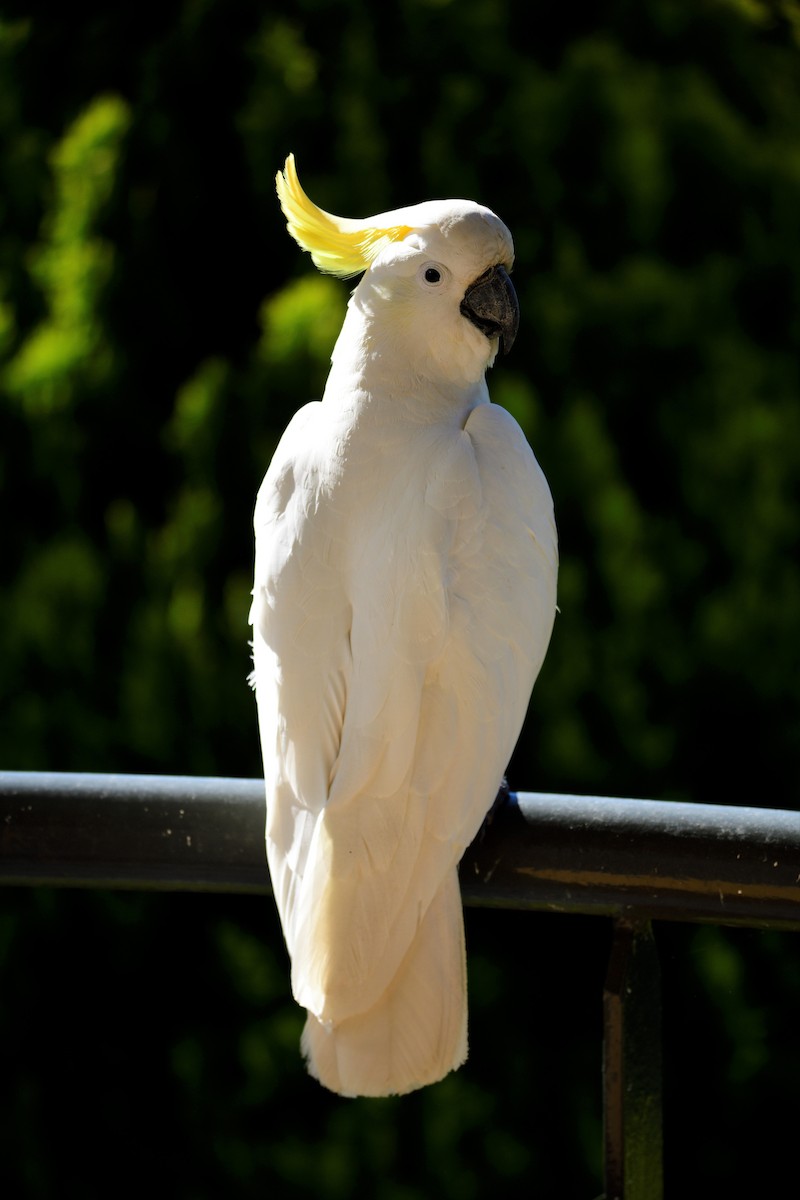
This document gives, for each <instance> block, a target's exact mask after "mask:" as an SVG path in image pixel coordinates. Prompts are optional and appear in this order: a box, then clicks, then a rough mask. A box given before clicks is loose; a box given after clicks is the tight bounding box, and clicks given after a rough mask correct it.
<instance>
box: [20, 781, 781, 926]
mask: <svg viewBox="0 0 800 1200" xmlns="http://www.w3.org/2000/svg"><path fill="white" fill-rule="evenodd" d="M0 883H6V884H16V885H25V884H28V885H32V886H45V885H53V886H61V887H63V886H74V887H104V888H136V889H143V888H148V889H155V890H163V891H174V890H184V891H227V892H261V893H265V892H268V891H269V877H268V874H267V868H266V863H265V858H264V786H263V783H262V782H261V781H260V780H257V779H199V778H194V777H184V776H159V775H91V774H87V775H80V774H74V775H71V774H55V773H53V774H51V773H28V772H17V771H7V772H0ZM461 887H462V893H463V896H464V901H465V903H467V904H472V905H479V906H484V907H503V908H524V909H544V910H549V911H553V912H570V913H587V914H592V915H601V916H611V917H625V916H630V915H631V914H636V915H637V917H638V918H639V919H654V918H658V919H660V920H670V921H676V920H686V921H707V922H714V923H715V924H731V925H752V926H757V927H762V928H768V927H769V928H782V929H797V930H800V812H787V811H783V810H778V809H768V808H744V807H742V808H740V807H734V806H731V805H703V804H683V803H677V802H672V801H658V800H619V799H613V798H607V797H601V796H566V795H550V794H545V793H537V792H520V793H518V794H517V795H515V796H512V797H511V802H510V803H509V804H506V805H502V806H501V807H499V808H498V809H496V810H494V812H493V813H492V815H491V818H490V820H489V821H488V822H487V824H486V825H485V826H484V828H483V829H482V830H481V833H480V834H479V836H478V838H477V839H476V841H475V842H474V843H473V845H472V846H471V847H470V848H469V849H468V850H467V853H466V855H465V856H464V859H463V860H462V864H461Z"/></svg>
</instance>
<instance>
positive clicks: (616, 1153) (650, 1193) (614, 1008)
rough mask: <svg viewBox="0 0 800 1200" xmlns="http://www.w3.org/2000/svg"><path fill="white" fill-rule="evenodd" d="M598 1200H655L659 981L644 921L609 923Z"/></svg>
mask: <svg viewBox="0 0 800 1200" xmlns="http://www.w3.org/2000/svg"><path fill="white" fill-rule="evenodd" d="M603 1023H604V1036H603V1115H604V1127H605V1129H604V1132H605V1200H663V1195H664V1183H663V1164H662V1126H661V981H660V971H659V964H658V953H657V951H656V946H655V941H654V940H653V931H652V929H651V926H650V922H649V921H645V920H642V921H629V920H626V919H624V918H623V919H619V920H617V921H615V922H614V942H613V946H612V949H611V958H610V960H609V964H608V973H607V975H606V982H605V990H604V993H603Z"/></svg>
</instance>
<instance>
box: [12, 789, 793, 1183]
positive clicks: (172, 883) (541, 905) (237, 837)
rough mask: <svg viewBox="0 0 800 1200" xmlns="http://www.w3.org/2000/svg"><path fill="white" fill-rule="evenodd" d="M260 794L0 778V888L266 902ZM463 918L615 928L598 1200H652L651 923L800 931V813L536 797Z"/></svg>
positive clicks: (523, 798)
mask: <svg viewBox="0 0 800 1200" xmlns="http://www.w3.org/2000/svg"><path fill="white" fill-rule="evenodd" d="M263 830H264V791H263V784H262V782H261V781H260V780H250V779H198V778H193V777H183V776H155V775H79V774H75V775H70V774H66V775H65V774H50V773H27V772H14V771H11V772H0V884H7V885H16V886H33V887H37V886H55V887H65V886H74V887H102V888H135V889H154V890H163V891H175V890H184V891H225V892H250V893H255V894H258V893H266V892H268V891H269V890H270V889H269V877H268V873H267V868H266V863H265V855H264V835H263ZM460 878H461V889H462V895H463V897H464V901H465V903H467V904H472V905H481V906H488V907H498V908H521V909H542V910H548V911H551V912H567V913H587V914H592V915H600V916H606V917H610V918H611V919H612V920H613V924H614V941H613V948H612V952H611V958H610V961H609V967H608V974H607V977H606V982H605V989H604V995H603V1012H604V1050H603V1113H604V1127H605V1194H604V1200H662V1196H663V1183H662V1145H661V1136H662V1135H661V1090H662V1089H661V1016H660V984H659V967H658V957H657V953H656V949H655V944H654V941H653V936H652V930H651V921H652V920H653V919H656V918H658V919H660V920H671V921H676V920H678V921H702V922H713V923H715V924H727V925H749V926H755V927H757V928H764V929H766V928H776V929H789V930H800V812H787V811H783V810H776V809H767V808H747V807H734V806H730V805H699V804H683V803H677V802H669V801H666V802H664V801H655V800H620V799H613V798H606V797H599V796H565V795H551V794H542V793H535V792H520V793H518V794H516V795H512V796H511V798H510V800H509V802H508V803H507V804H503V805H500V806H498V807H497V808H496V809H495V810H493V812H492V814H491V816H490V818H489V819H488V820H487V822H486V824H485V825H484V827H483V829H482V830H481V832H480V834H479V836H478V837H477V839H476V840H475V842H474V843H473V845H472V846H470V847H469V849H468V850H467V853H466V854H465V856H464V858H463V860H462V863H461V868H460Z"/></svg>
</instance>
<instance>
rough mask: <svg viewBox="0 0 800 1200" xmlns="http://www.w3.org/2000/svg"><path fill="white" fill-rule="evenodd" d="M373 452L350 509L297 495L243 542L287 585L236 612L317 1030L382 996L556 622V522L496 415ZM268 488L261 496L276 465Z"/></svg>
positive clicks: (297, 983)
mask: <svg viewBox="0 0 800 1200" xmlns="http://www.w3.org/2000/svg"><path fill="white" fill-rule="evenodd" d="M300 441H302V438H301V439H300ZM386 450H387V448H386V447H384V454H383V455H382V456H380V457H379V459H378V460H376V464H373V465H372V466H368V467H367V468H365V470H364V471H362V472H361V473H351V474H352V477H353V478H354V482H355V485H358V486H360V487H361V491H362V503H361V505H360V506H359V505H358V503H357V495H358V493H357V492H354V493H351V494H349V495H348V494H347V492H346V491H344V492H342V494H341V495H337V496H334V497H333V500H332V502H331V504H330V506H329V508H327V509H325V507H324V505H323V504H321V503H320V502H319V501H320V496H319V492H318V490H315V487H314V485H313V484H311V485H310V484H309V483H308V480H304V481H303V487H304V488H305V489H306V492H307V494H306V495H305V498H304V499H300V500H298V499H291V500H290V501H289V503H288V504H286V503H282V507H281V505H278V508H280V509H281V511H282V512H283V513H284V515H283V516H281V517H272V516H271V517H270V520H269V522H268V524H267V525H265V526H262V529H261V531H260V532H259V537H264V536H267V534H268V536H269V538H271V539H276V537H277V542H278V545H279V549H278V550H277V551H275V550H273V551H272V552H271V557H270V563H271V565H270V567H269V568H268V569H269V570H272V569H274V566H275V565H276V564H277V565H278V566H279V567H281V570H282V574H283V576H284V577H285V579H286V581H287V582H286V583H285V584H284V585H283V586H284V588H285V594H284V596H283V597H282V599H283V602H284V603H283V605H282V606H281V607H279V605H278V601H279V600H280V599H281V597H280V596H279V595H278V591H277V590H276V588H277V589H278V590H279V589H280V587H281V583H280V580H279V582H278V584H276V583H275V579H274V577H272V579H271V582H270V583H269V585H268V586H267V587H266V588H265V596H264V599H263V600H262V602H261V603H260V605H259V604H258V601H256V608H255V609H254V612H255V616H256V633H255V638H254V641H255V651H256V674H257V676H259V675H260V673H261V671H262V668H263V674H264V676H265V680H266V681H267V682H265V684H264V686H263V687H262V680H261V678H258V683H257V691H258V695H259V705H260V706H262V696H263V694H264V692H266V691H268V690H269V691H271V692H272V693H274V697H275V698H274V699H273V700H269V699H266V700H264V703H263V711H262V718H261V719H262V731H263V733H264V735H265V738H266V739H267V740H266V741H265V760H266V759H267V757H268V753H269V750H268V748H270V749H271V747H272V746H273V745H274V746H275V750H276V753H277V756H278V760H279V764H278V766H277V767H273V769H272V773H273V779H272V792H273V799H272V804H271V809H272V815H271V816H270V817H269V821H270V828H269V829H268V849H269V851H270V864H271V869H272V871H273V880H274V882H275V887H276V895H277V897H278V903H279V906H280V907H281V913H282V918H283V923H284V931H285V933H286V937H287V943H288V945H289V949H290V952H291V956H292V979H293V988H294V992H295V996H296V998H297V999H298V1001H299V1002H300V1003H301V1004H303V1005H304V1006H305V1007H306V1008H308V1009H309V1010H310V1011H311V1012H313V1013H315V1014H316V1015H317V1016H318V1017H320V1019H322V1020H332V1021H339V1020H342V1019H345V1018H347V1017H348V1016H350V1015H352V1014H353V1013H356V1012H361V1011H364V1009H366V1008H368V1007H370V1006H371V1005H372V1004H374V1003H375V1002H376V1000H377V998H378V997H379V996H381V995H382V993H383V992H384V991H385V989H386V987H387V986H388V984H389V982H390V981H391V979H392V978H393V976H394V974H395V973H396V972H397V970H398V968H399V965H400V963H401V962H402V960H403V958H404V956H405V954H406V952H407V950H408V947H409V945H410V944H411V942H412V940H413V938H414V935H415V932H416V930H417V929H418V927H419V925H420V923H421V921H422V919H423V917H424V915H425V912H426V911H427V908H428V905H429V904H430V902H431V900H432V898H433V896H434V895H435V894H436V893H437V891H438V890H439V888H440V886H441V883H442V880H443V878H444V877H445V876H446V874H447V872H448V871H450V870H452V869H453V868H454V866H455V864H456V863H457V861H458V859H459V858H460V857H461V854H462V853H463V850H464V848H465V847H466V845H468V844H469V842H470V841H471V839H472V838H473V837H474V835H475V833H476V832H477V830H478V828H479V826H480V823H481V821H482V819H483V816H484V814H485V812H486V810H487V809H488V807H489V805H490V804H491V802H492V800H493V798H494V796H495V794H496V791H497V788H498V786H499V783H500V780H501V777H502V774H503V771H504V770H505V767H506V765H507V762H508V758H509V756H510V754H511V751H512V749H513V746H514V744H515V742H516V739H517V737H518V734H519V730H520V727H521V724H522V720H523V718H524V715H525V709H526V706H527V702H528V697H529V695H530V689H531V686H532V684H533V681H534V679H535V677H536V674H537V672H538V670H539V667H540V665H541V661H542V659H543V657H544V653H545V650H546V647H547V642H548V639H549V636H550V629H551V626H552V620H553V615H554V611H555V570H556V567H555V533H554V527H553V520H552V502H551V500H550V494H549V491H548V489H547V485H546V483H545V482H544V479H543V476H542V475H541V472H540V471H539V468H538V466H537V465H536V462H535V460H534V458H533V455H532V453H531V451H530V449H529V447H528V445H527V443H526V441H525V439H524V437H523V435H522V433H521V431H520V430H519V427H518V426H517V425H516V423H515V422H514V421H513V420H512V419H511V418H510V417H509V416H508V414H507V413H505V412H504V411H503V410H502V409H498V408H496V407H495V406H490V405H481V406H479V407H478V408H477V409H475V410H474V411H473V413H472V414H471V416H470V418H469V420H468V422H467V424H466V427H465V429H464V430H455V431H453V430H447V431H444V432H443V431H442V430H439V431H434V432H431V431H429V430H428V431H425V432H423V433H420V435H419V437H418V439H417V444H416V445H415V446H414V447H413V450H414V453H413V455H412V456H411V457H410V458H409V457H408V455H409V447H408V446H407V445H406V446H405V449H404V450H403V444H402V439H400V440H399V441H398V445H397V447H396V455H394V454H391V453H390V454H387V453H386ZM402 453H404V454H405V456H406V457H405V459H404V460H403V461H402V465H401V466H400V467H398V464H397V461H396V456H397V455H400V454H402ZM387 464H388V468H387ZM273 466H274V464H273ZM296 466H297V464H295V468H296ZM370 471H372V472H382V475H381V474H375V475H374V476H373V475H370ZM271 474H272V475H273V480H272V483H271V484H270V487H271V488H272V490H273V492H276V491H277V490H279V488H280V486H281V480H282V479H283V478H284V475H285V466H284V468H283V471H282V469H281V467H280V466H279V467H278V469H277V470H276V471H275V472H273V471H272V468H271ZM268 479H269V476H268ZM299 482H300V481H299V472H298V471H297V470H296V469H295V471H294V484H293V490H292V497H297V496H298V489H299ZM282 486H283V488H284V493H285V494H288V491H289V489H288V485H287V484H286V483H285V482H284V483H283V485H282ZM266 487H267V484H266V483H265V488H266ZM314 503H316V504H317V507H316V508H314ZM293 506H294V509H295V516H294V517H292V516H288V515H286V514H289V513H290V512H291V510H292V508H293ZM273 508H274V506H273ZM267 511H269V512H272V511H273V509H272V508H269V506H267V505H266V504H265V505H264V506H262V512H267ZM343 512H344V513H347V514H348V515H349V517H350V518H351V520H350V522H349V528H350V535H351V536H350V537H349V538H348V539H345V538H344V537H343V536H342V535H341V533H340V529H341V526H340V524H339V523H337V519H336V518H337V513H338V514H339V515H341V514H342V513H343ZM302 514H305V516H303V515H302ZM312 516H313V519H310V518H311V517H312ZM279 531H282V532H281V533H280V535H279V536H278V534H279ZM290 542H291V545H290ZM343 562H346V564H347V565H346V569H342V563H343ZM289 580H291V583H289V582H288V581H289ZM257 587H258V585H257ZM270 588H271V589H272V591H273V592H274V593H275V594H274V596H273V597H272V602H271V600H270ZM287 600H288V601H289V603H290V605H291V606H292V610H291V615H290V616H288V617H287V613H286V608H285V604H286V601H287ZM278 625H280V626H281V628H280V630H279V632H278V633H277V634H276V632H275V628H276V626H278ZM279 642H280V645H278V643H279ZM259 645H260V646H261V651H262V658H261V662H262V666H261V667H260V665H259ZM267 651H268V653H267ZM270 655H271V656H272V657H270ZM273 723H274V724H275V726H276V728H277V734H274V733H273V732H272V725H273ZM265 766H266V769H267V774H268V791H269V788H270V784H269V773H270V765H269V763H268V762H266V761H265ZM276 876H277V879H276Z"/></svg>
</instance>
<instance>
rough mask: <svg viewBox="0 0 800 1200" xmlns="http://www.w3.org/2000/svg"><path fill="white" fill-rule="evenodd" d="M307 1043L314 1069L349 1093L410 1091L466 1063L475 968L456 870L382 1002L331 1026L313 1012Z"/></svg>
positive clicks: (324, 1081) (306, 1032) (305, 1036)
mask: <svg viewBox="0 0 800 1200" xmlns="http://www.w3.org/2000/svg"><path fill="white" fill-rule="evenodd" d="M301 1044H302V1049H303V1053H304V1054H305V1056H306V1058H307V1060H308V1069H309V1071H310V1072H311V1074H312V1075H313V1076H314V1077H315V1078H316V1079H318V1080H319V1082H320V1083H321V1084H323V1086H324V1087H326V1088H329V1089H330V1090H331V1091H333V1092H338V1093H339V1094H340V1095H343V1096H390V1095H402V1094H403V1093H405V1092H411V1091H413V1090H414V1089H415V1088H420V1087H424V1086H425V1085H426V1084H429V1083H436V1082H437V1081H438V1080H440V1079H442V1078H443V1077H444V1076H445V1075H447V1074H448V1072H450V1071H453V1070H455V1069H456V1068H457V1067H460V1066H461V1064H462V1063H463V1062H464V1060H465V1059H466V1057H467V966H466V952H465V946H464V918H463V914H462V909H461V895H460V892H459V887H458V876H457V875H456V872H455V871H453V872H452V873H451V874H450V876H449V878H448V879H447V880H446V881H445V882H444V883H443V884H442V887H441V888H440V890H439V892H438V893H437V894H436V896H435V897H434V899H433V901H432V903H431V904H430V906H429V908H428V911H427V912H426V914H425V916H424V918H423V920H422V922H421V924H420V926H419V929H418V930H417V934H416V937H415V938H414V941H413V942H412V944H411V946H410V947H409V950H408V953H407V954H406V956H405V958H404V959H403V962H402V963H401V965H400V967H399V969H398V971H397V974H396V975H395V977H394V979H393V980H392V982H391V983H390V984H389V987H388V988H387V989H386V991H385V992H384V994H383V995H382V996H381V998H380V999H379V1000H378V1002H377V1003H376V1004H375V1005H374V1006H373V1007H372V1008H370V1009H368V1010H367V1011H366V1012H364V1013H358V1014H356V1015H355V1016H352V1017H348V1018H347V1019H346V1020H344V1021H341V1022H339V1023H338V1024H335V1023H327V1024H323V1023H322V1022H321V1021H318V1020H317V1018H316V1017H315V1016H314V1015H313V1014H311V1013H309V1015H308V1020H307V1021H306V1026H305V1030H304V1031H303V1037H302V1043H301Z"/></svg>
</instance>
